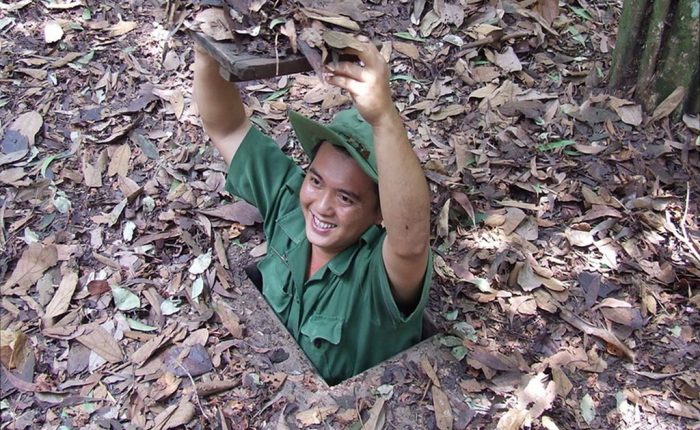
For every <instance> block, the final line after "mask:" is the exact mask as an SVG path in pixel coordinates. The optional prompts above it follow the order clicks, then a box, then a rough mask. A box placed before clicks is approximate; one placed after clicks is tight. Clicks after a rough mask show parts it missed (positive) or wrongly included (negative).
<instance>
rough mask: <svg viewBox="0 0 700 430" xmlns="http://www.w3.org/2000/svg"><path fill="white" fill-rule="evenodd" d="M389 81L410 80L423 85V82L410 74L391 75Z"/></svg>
mask: <svg viewBox="0 0 700 430" xmlns="http://www.w3.org/2000/svg"><path fill="white" fill-rule="evenodd" d="M389 81H392V82H393V81H406V82H412V83H414V84H421V85H423V82H421V81H419V80H418V79H416V78H414V77H413V76H411V75H393V76H392V77H391V78H389Z"/></svg>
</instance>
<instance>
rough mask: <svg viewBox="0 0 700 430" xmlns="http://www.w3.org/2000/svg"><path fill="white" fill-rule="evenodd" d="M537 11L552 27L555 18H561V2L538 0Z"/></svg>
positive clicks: (557, 0)
mask: <svg viewBox="0 0 700 430" xmlns="http://www.w3.org/2000/svg"><path fill="white" fill-rule="evenodd" d="M535 9H536V10H537V12H539V14H540V15H541V16H542V19H543V20H544V22H546V23H547V25H549V26H551V25H552V22H553V21H554V18H556V17H557V16H559V0H538V1H537V5H536V6H535Z"/></svg>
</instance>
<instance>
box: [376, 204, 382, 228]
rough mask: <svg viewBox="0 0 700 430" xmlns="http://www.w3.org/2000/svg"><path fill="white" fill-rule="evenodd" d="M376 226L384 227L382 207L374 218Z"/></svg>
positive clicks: (378, 208)
mask: <svg viewBox="0 0 700 430" xmlns="http://www.w3.org/2000/svg"><path fill="white" fill-rule="evenodd" d="M374 224H376V225H379V226H382V227H384V217H383V216H382V208H381V207H377V213H376V215H375V218H374Z"/></svg>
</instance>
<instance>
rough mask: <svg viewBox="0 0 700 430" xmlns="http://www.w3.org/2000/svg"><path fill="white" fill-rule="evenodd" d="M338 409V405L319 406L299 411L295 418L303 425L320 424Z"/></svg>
mask: <svg viewBox="0 0 700 430" xmlns="http://www.w3.org/2000/svg"><path fill="white" fill-rule="evenodd" d="M337 410H338V406H337V405H336V406H318V407H315V408H311V409H307V410H305V411H301V412H297V414H296V415H295V418H296V420H297V422H299V424H300V425H301V426H302V427H309V426H313V425H318V424H321V423H322V422H323V420H325V419H326V417H328V416H329V415H330V414H333V413H335V411H337Z"/></svg>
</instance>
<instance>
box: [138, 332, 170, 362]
mask: <svg viewBox="0 0 700 430" xmlns="http://www.w3.org/2000/svg"><path fill="white" fill-rule="evenodd" d="M169 341H170V340H169V339H168V338H167V337H166V336H163V335H160V336H156V337H154V338H151V340H149V341H148V342H146V343H144V344H143V345H141V347H140V348H139V349H137V350H136V352H134V353H133V354H131V362H132V363H134V364H138V365H141V364H143V363H145V362H146V360H148V359H149V358H151V356H152V355H153V353H154V352H156V350H157V349H158V348H160V347H161V346H163V345H165V344H166V343H167V342H169Z"/></svg>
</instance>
